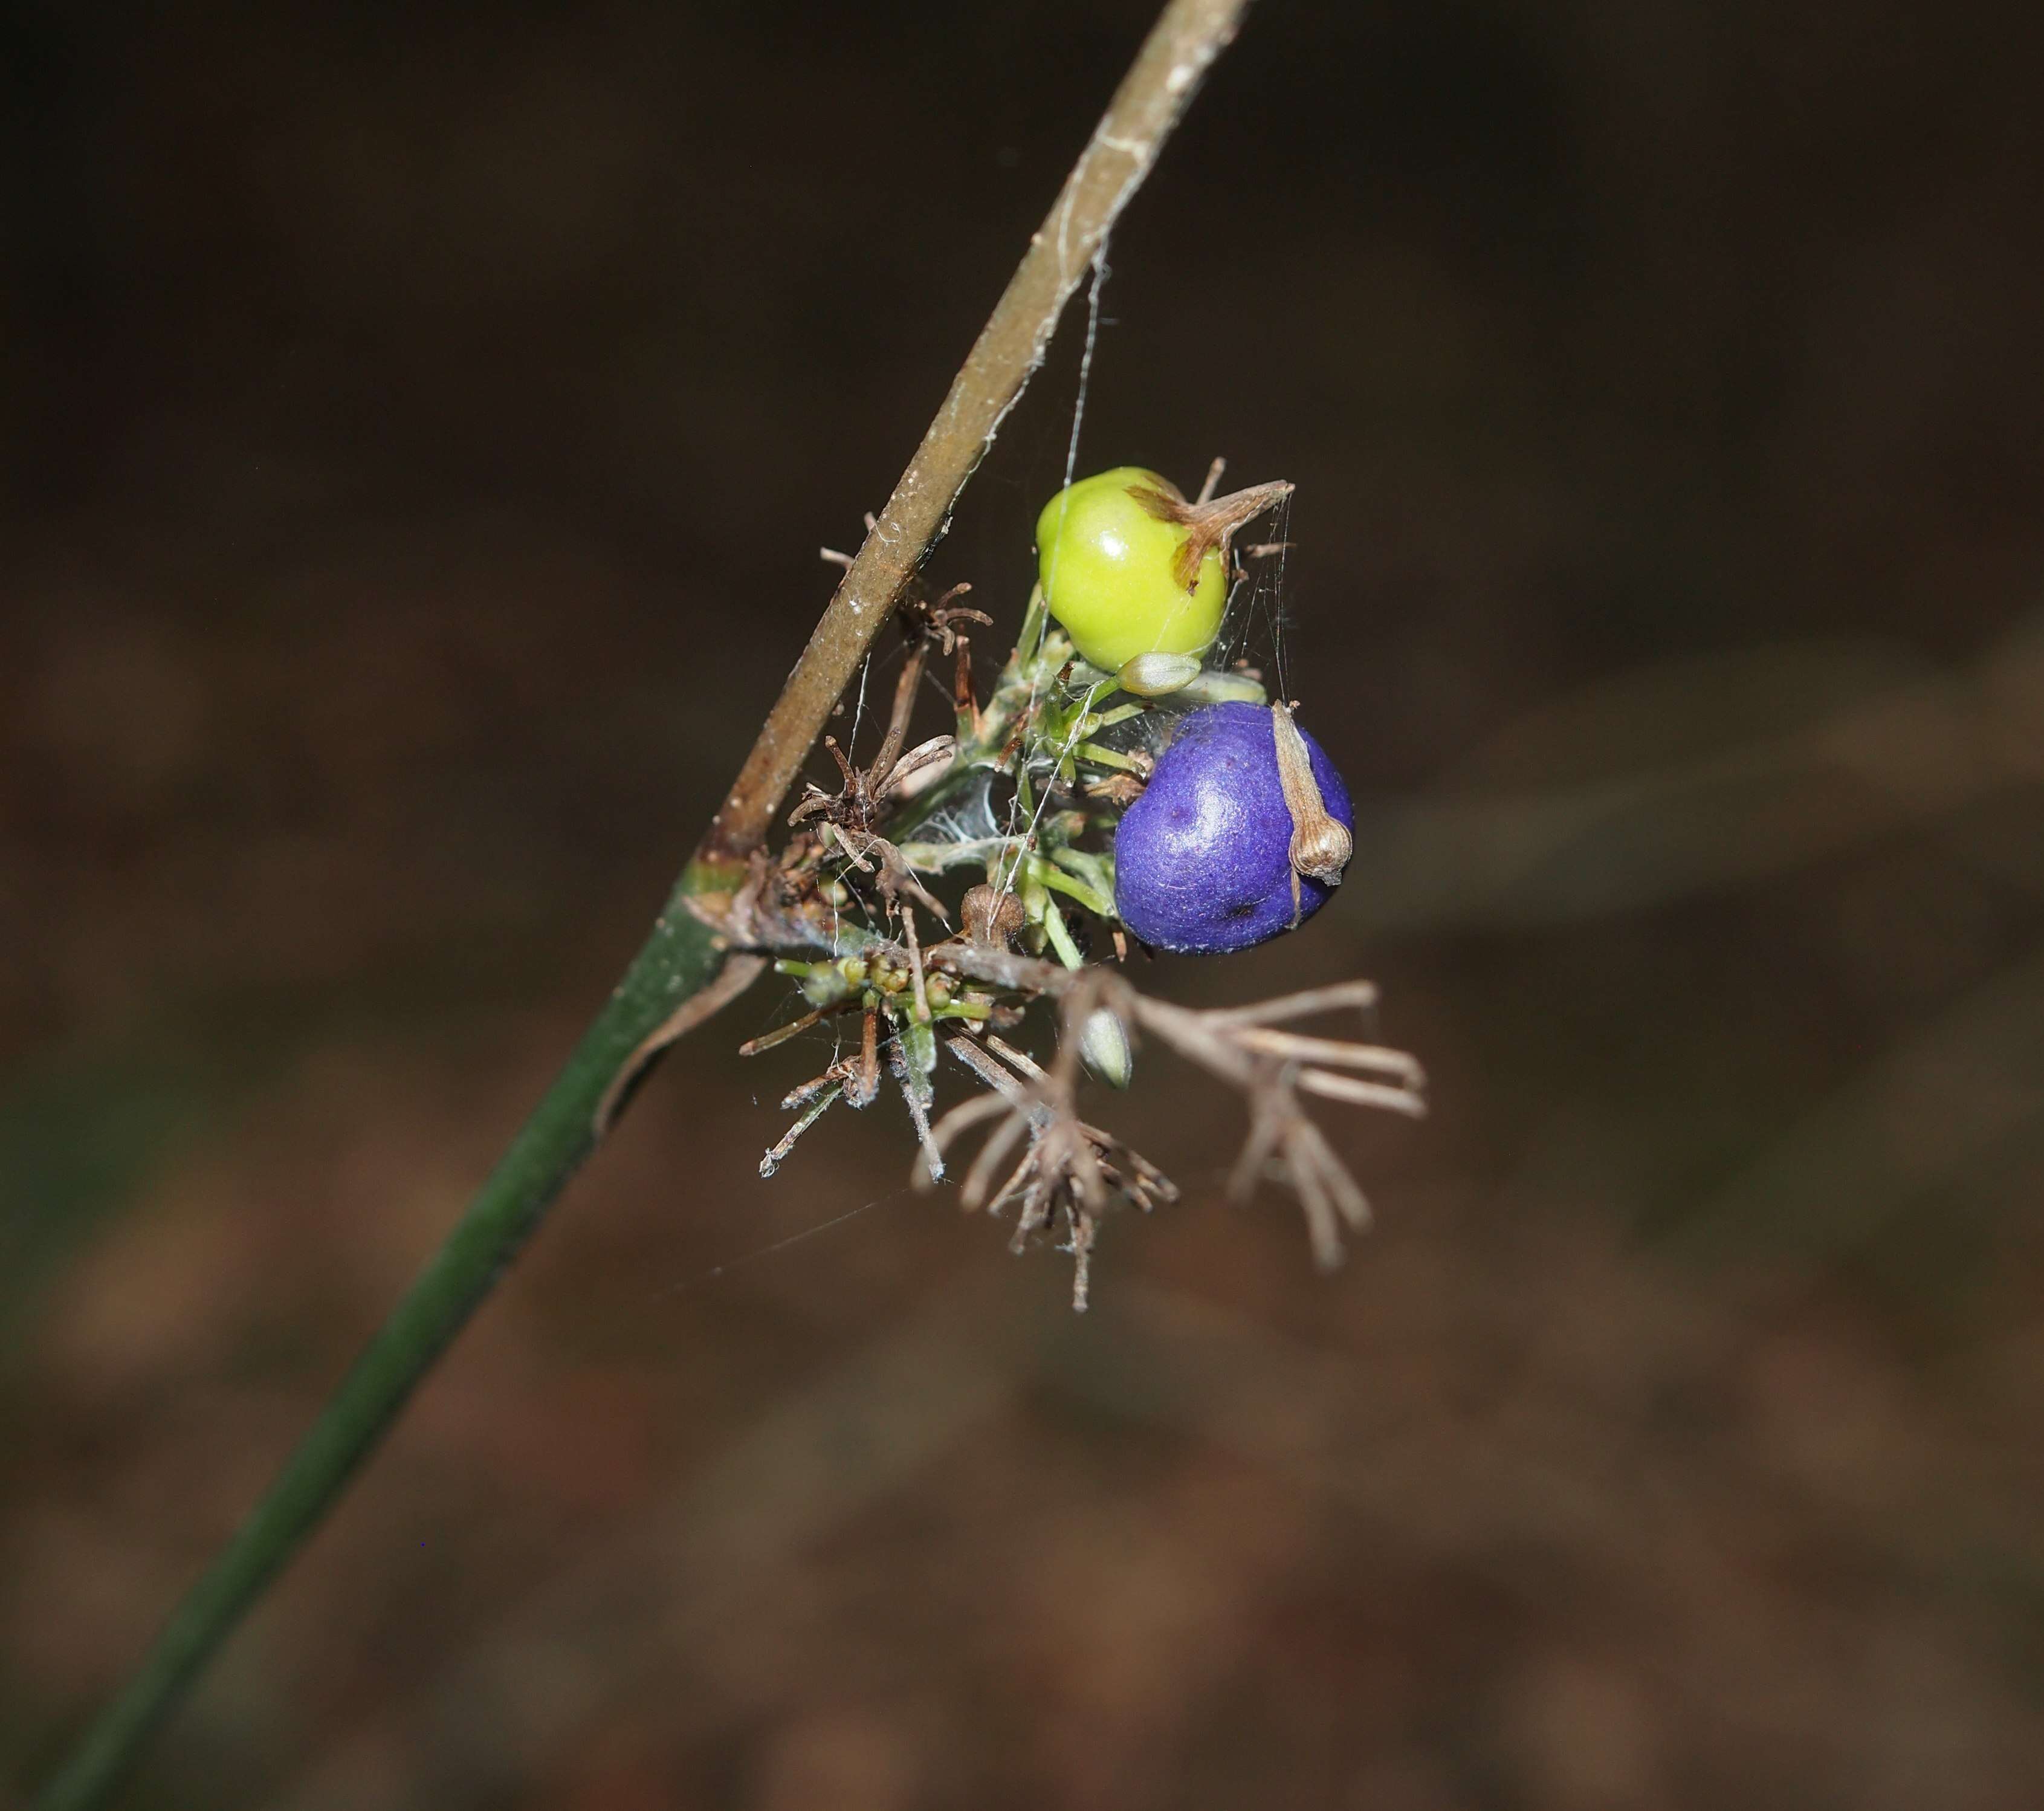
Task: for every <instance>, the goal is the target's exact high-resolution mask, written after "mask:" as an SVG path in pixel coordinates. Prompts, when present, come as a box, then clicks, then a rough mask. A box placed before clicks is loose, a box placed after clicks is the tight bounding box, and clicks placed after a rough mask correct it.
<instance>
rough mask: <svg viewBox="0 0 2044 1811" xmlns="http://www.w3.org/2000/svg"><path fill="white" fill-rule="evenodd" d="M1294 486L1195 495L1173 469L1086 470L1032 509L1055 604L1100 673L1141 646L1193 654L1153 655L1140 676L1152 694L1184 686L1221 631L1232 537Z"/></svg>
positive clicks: (1140, 652)
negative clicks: (1174, 664) (1159, 666)
mask: <svg viewBox="0 0 2044 1811" xmlns="http://www.w3.org/2000/svg"><path fill="white" fill-rule="evenodd" d="M1218 469H1219V468H1218V467H1216V473H1217V472H1218ZM1291 488H1292V487H1291V486H1290V485H1289V484H1284V483H1277V484H1264V485H1258V486H1256V487H1255V488H1254V490H1239V491H1236V492H1235V493H1234V494H1231V495H1230V496H1226V497H1218V498H1212V500H1208V499H1207V498H1201V499H1200V500H1199V501H1198V502H1191V503H1189V502H1186V501H1185V494H1184V493H1183V492H1182V491H1181V490H1179V489H1178V486H1176V485H1174V484H1173V483H1171V482H1170V479H1165V478H1160V477H1159V476H1158V475H1157V474H1156V473H1155V472H1154V471H1145V470H1144V469H1143V467H1140V466H1132V465H1124V466H1117V467H1115V468H1114V469H1113V470H1112V471H1103V472H1099V473H1097V474H1096V475H1094V476H1093V477H1091V478H1085V479H1080V480H1079V482H1078V483H1076V484H1074V485H1071V486H1068V487H1067V488H1066V489H1065V490H1060V491H1059V492H1058V494H1057V495H1056V496H1055V497H1053V498H1051V500H1050V502H1047V504H1045V505H1044V506H1043V513H1042V514H1041V515H1040V516H1039V517H1037V519H1036V557H1037V562H1038V566H1039V571H1040V572H1041V574H1042V577H1043V598H1044V601H1045V602H1046V603H1047V605H1048V606H1050V611H1051V615H1052V616H1054V617H1056V618H1057V619H1058V621H1059V622H1060V623H1061V624H1062V625H1063V626H1064V629H1065V633H1066V634H1067V635H1069V636H1070V637H1071V638H1072V645H1073V646H1074V648H1077V649H1078V651H1079V652H1080V653H1081V654H1082V656H1085V659H1088V660H1089V661H1090V662H1091V663H1093V665H1094V666H1096V667H1099V668H1100V669H1101V671H1103V672H1108V673H1119V672H1120V671H1122V669H1123V668H1124V667H1127V666H1128V663H1130V662H1131V661H1133V660H1136V659H1139V658H1141V657H1142V656H1146V655H1159V654H1162V655H1177V656H1185V657H1189V658H1190V659H1192V660H1193V662H1194V663H1195V664H1193V665H1192V666H1189V667H1178V668H1169V667H1167V668H1165V669H1163V670H1161V671H1159V670H1156V669H1155V665H1154V663H1153V667H1152V668H1151V669H1150V670H1146V671H1143V673H1142V676H1141V679H1140V680H1139V687H1140V689H1142V690H1144V691H1145V692H1146V693H1147V694H1148V695H1155V694H1158V693H1159V692H1162V691H1164V690H1170V689H1173V686H1174V683H1175V684H1178V685H1182V684H1183V683H1184V682H1185V680H1186V679H1189V678H1190V677H1191V676H1192V675H1193V673H1195V672H1197V671H1198V667H1197V657H1198V656H1201V655H1203V654H1204V653H1205V652H1206V651H1207V650H1208V648H1211V647H1212V645H1213V642H1214V638H1215V636H1217V635H1219V634H1220V624H1221V617H1222V615H1223V613H1224V612H1225V611H1226V609H1227V608H1228V539H1229V536H1231V535H1232V534H1233V533H1235V530H1236V529H1239V528H1240V527H1241V526H1242V525H1243V523H1245V522H1247V521H1249V520H1250V519H1251V517H1254V516H1256V515H1258V514H1259V513H1262V511H1263V510H1265V509H1268V508H1270V506H1271V505H1272V504H1274V503H1275V502H1277V501H1278V499H1279V498H1282V497H1284V496H1285V495H1286V494H1288V493H1289V491H1290V490H1291Z"/></svg>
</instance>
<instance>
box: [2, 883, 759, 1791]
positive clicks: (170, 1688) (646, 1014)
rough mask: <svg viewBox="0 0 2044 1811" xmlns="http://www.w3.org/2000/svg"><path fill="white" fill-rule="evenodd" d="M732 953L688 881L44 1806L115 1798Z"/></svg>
mask: <svg viewBox="0 0 2044 1811" xmlns="http://www.w3.org/2000/svg"><path fill="white" fill-rule="evenodd" d="M684 884H685V886H686V882H685V883H684ZM723 960H724V953H723V950H722V948H721V946H720V943H719V940H718V939H717V936H716V934H715V932H713V931H712V930H711V929H710V928H709V926H708V925H705V924H704V923H703V922H702V921H701V920H700V919H698V918H697V917H695V916H694V914H693V913H691V912H690V910H689V909H688V908H687V905H686V900H685V894H684V893H683V892H682V891H677V893H676V894H675V896H674V899H673V900H672V901H671V902H670V905H669V907H668V909H667V913H666V914H665V915H664V916H663V917H662V918H661V919H660V921H659V923H658V924H656V925H655V927H654V929H653V932H652V934H651V936H649V937H648V938H647V940H646V943H645V945H644V948H641V949H640V952H639V953H638V955H636V957H635V958H634V959H632V965H631V967H629V968H628V970H627V971H625V975H624V979H623V980H622V981H621V982H619V983H618V985H617V988H616V989H615V990H613V993H612V994H611V996H610V998H609V1002H607V1003H606V1004H605V1006H604V1009H603V1010H602V1011H601V1013H599V1014H598V1015H597V1018H596V1021H595V1022H594V1024H593V1025H590V1029H589V1030H588V1032H586V1034H585V1035H584V1036H583V1037H582V1041H581V1043H580V1044H578V1045H577V1046H576V1047H575V1050H574V1054H573V1055H571V1056H570V1057H569V1058H568V1060H567V1063H566V1065H565V1066H564V1067H563V1068H562V1070H561V1072H560V1074H559V1076H558V1077H557V1078H556V1079H555V1082H554V1083H553V1086H551V1087H550V1088H549V1089H548V1090H547V1092H546V1094H545V1096H544V1098H543V1099H542V1100H541V1101H540V1104H539V1105H538V1107H537V1108H536V1109H535V1110H534V1112H533V1113H532V1117H531V1118H530V1119H528V1121H526V1122H525V1124H524V1127H523V1128H522V1129H521V1131H520V1132H519V1133H518V1135H517V1137H516V1138H515V1139H514V1140H513V1141H512V1144H511V1146H510V1148H509V1149H508V1150H507V1151H506V1152H505V1153H504V1155H503V1157H502V1158H501V1159H500V1160H499V1161H498V1165H497V1167H496V1168H495V1169H494V1171H491V1172H490V1177H489V1179H488V1180H487V1181H486V1182H484V1183H483V1185H482V1187H481V1188H480V1189H479V1190H478V1191H477V1193H476V1195H475V1198H474V1200H473V1201H472V1202H470V1204H469V1206H468V1210H467V1213H464V1214H463V1216H462V1217H461V1220H460V1221H459V1224H458V1225H456V1226H455V1228H454V1230H453V1232H451V1233H450V1234H449V1235H448V1239H447V1241H446V1243H445V1244H443V1245H442V1246H441V1247H440V1250H439V1251H438V1252H436V1253H435V1254H434V1255H433V1257H432V1260H431V1261H430V1262H429V1263H428V1264H427V1266H426V1267H425V1270H424V1271H421V1273H420V1275H419V1277H418V1280H417V1282H414V1283H413V1285H412V1286H411V1288H410V1290H409V1291H408V1292H407V1293H406V1294H405V1297H404V1298H403V1299H402V1300H401V1302H399V1303H398V1306H397V1308H396V1309H395V1310H394V1312H393V1313H392V1314H391V1316H390V1319H389V1320H387V1321H385V1322H384V1324H383V1325H382V1328H381V1329H380V1330H379V1331H378V1332H377V1334H376V1335H375V1337H374V1338H373V1339H371V1341H370V1342H369V1344H368V1347H367V1349H366V1350H365V1351H364V1352H363V1354H362V1355H361V1357H360V1358H359V1359H356V1361H355V1367H354V1368H353V1369H352V1371H349V1372H348V1375H347V1377H346V1378H344V1380H343V1382H341V1384H340V1387H339V1389H338V1390H336V1392H335V1394H333V1396H332V1398H330V1399H329V1400H328V1403H327V1405H326V1407H325V1409H323V1410H322V1411H321V1414H320V1417H319V1419H318V1420H317V1421H316V1422H314V1423H313V1427H312V1430H311V1431H310V1432H309V1433H308V1434H306V1436H305V1438H304V1439H303V1440H301V1441H300V1442H299V1443H298V1448H297V1450H296V1451H294V1452H293V1453H292V1454H291V1455H290V1459H288V1460H287V1461H286V1463H285V1466H284V1468H283V1470H282V1472H280V1473H279V1475H278V1477H277V1479H276V1482H275V1483H274V1484H272V1485H271V1487H270V1490H269V1492H268V1494H267V1495H266V1496H265V1497H264V1498H263V1500H262V1501H260V1502H259V1503H258V1504H257V1505H256V1506H255V1509H254V1510H253V1511H252V1513H250V1514H249V1516H248V1519H247V1520H246V1521H244V1522H243V1523H242V1524H241V1525H240V1528H237V1529H236V1531H235V1533H234V1535H233V1536H232V1538H231V1539H230V1540H229V1543H228V1544H227V1547H226V1548H225V1551H222V1552H221V1555H220V1556H219V1557H218V1558H217V1559H215V1560H214V1562H213V1564H212V1566H211V1567H209V1568H208V1570H207V1571H206V1573H205V1574H204V1575H203V1576H202V1578H200V1579H199V1581H198V1583H197V1584H195V1585H194V1586H193V1587H192V1589H191V1590H190V1592H189V1593H188V1594H186V1598H185V1600H184V1601H183V1603H182V1604H180V1605H179V1606H178V1609H177V1611H176V1613H175V1614H174V1615H173V1616H172V1617H171V1620H170V1621H169V1622H168V1623H167V1625H165V1627H164V1628H163V1632H162V1633H161V1634H160V1635H159V1636H158V1637H157V1639H156V1644H155V1646H154V1647H153V1648H152V1649H151V1650H150V1651H149V1653H148V1655H147V1656H146V1658H145V1659H144V1661H143V1663H142V1664H141V1665H140V1667H138V1668H137V1669H136V1671H135V1672H134V1674H133V1675H132V1676H131V1677H130V1678H129V1682H128V1683H127V1685H126V1686H125V1688H124V1689H123V1690H122V1691H121V1694H120V1696H119V1697H118V1698H116V1699H114V1701H113V1702H112V1703H111V1704H110V1705H107V1706H106V1709H105V1710H104V1711H103V1712H102V1713H101V1715H100V1717H99V1718H98V1721H96V1722H95V1723H94V1724H93V1725H92V1726H91V1728H90V1729H89V1730H88V1731H87V1732H86V1735H85V1736H84V1738H83V1740H82V1741H81V1742H80V1743H79V1746H78V1747H77V1748H76V1749H75V1750H74V1751H73V1752H72V1753H71V1756H70V1757H69V1759H68V1761H67V1764H66V1766H65V1767H64V1769H63V1771H62V1772H61V1773H60V1774H58V1775H57V1776H56V1778H55V1779H53V1780H52V1782H50V1784H49V1785H48V1787H47V1788H46V1789H45V1790H44V1793H43V1794H42V1797H41V1798H40V1799H39V1800H38V1801H37V1805H38V1808H39V1811H84V1808H85V1807H87V1806H92V1805H100V1804H103V1803H104V1802H105V1801H106V1798H107V1797H108V1796H109V1794H110V1793H111V1792H112V1791H113V1790H114V1788H115V1787H116V1786H118V1784H119V1783H120V1781H121V1777H122V1775H123V1774H125V1773H126V1772H127V1771H128V1769H129V1767H130V1765H131V1764H132V1763H133V1759H134V1758H135V1756H136V1754H137V1752H138V1751H139V1750H140V1748H141V1746H142V1744H143V1743H144V1741H146V1740H147V1739H148V1736H149V1734H150V1732H151V1731H152V1730H153V1729H154V1728H156V1725H157V1724H159V1723H160V1722H162V1721H163V1719H164V1718H165V1717H167V1716H168V1715H169V1713H171V1710H172V1709H175V1706H176V1705H177V1703H178V1701H179V1699H180V1698H182V1697H183V1695H184V1693H185V1691H186V1689H187V1688H188V1687H189V1686H190V1684H191V1682H192V1681H193V1679H194V1678H195V1677H196V1676H197V1675H198V1673H199V1671H201V1669H202V1668H203V1667H205V1665H206V1662H207V1660H208V1659H209V1658H210V1657H211V1656H212V1655H213V1651H214V1649H215V1648H217V1647H218V1646H219V1645H220V1644H221V1641H222V1640H225V1637H226V1636H227V1635H228V1633H229V1631H231V1630H232V1628H234V1626H235V1625H236V1623H237V1622H239V1621H240V1618H241V1617H242V1616H243V1614H244V1613H245V1612H246V1611H247V1610H248V1608H249V1606H250V1605H252V1604H253V1603H254V1602H255V1600H256V1598H259V1596H260V1595H261V1594H262V1593H263V1588H264V1587H265V1586H267V1584H268V1583H269V1582H270V1581H271V1578H274V1577H275V1575H276V1574H277V1573H278V1571H279V1570H280V1569H281V1568H282V1567H283V1566H284V1564H285V1563H286V1561H287V1560H289V1559H290V1557H291V1556H292V1555H293V1554H294V1553H295V1552H296V1551H297V1550H298V1547H299V1545H300V1544H302V1542H303V1541H304V1540H305V1537H306V1536H307V1535H308V1534H309V1533H310V1532H312V1530H313V1527H314V1526H315V1525H317V1523H318V1521H319V1520H320V1518H321V1517H322V1516H323V1515H324V1514H325V1513H326V1512H327V1510H328V1509H329V1508H331V1506H332V1503H333V1501H334V1498H336V1496H337V1495H338V1494H339V1493H340V1490H342V1489H343V1488H344V1486H345V1485H346V1483H347V1482H348V1478H349V1476H350V1475H351V1474H352V1472H353V1471H354V1470H355V1467H357V1466H358V1465H359V1464H360V1463H362V1461H363V1459H365V1458H367V1456H368V1455H369V1454H370V1452H371V1451H372V1450H373V1449H374V1448H375V1446H376V1444H377V1443H378V1441H379V1440H381V1439H382V1436H383V1434H384V1432H385V1431H386V1429H387V1428H389V1427H390V1424H391V1422H392V1421H394V1420H396V1418H397V1417H398V1415H399V1414H400V1413H402V1412H403V1410H404V1408H405V1404H406V1403H407V1402H409V1400H410V1399H411V1395H412V1392H413V1390H416V1389H417V1387H418V1385H419V1383H420V1382H421V1379H422V1378H424V1377H425V1375H426V1373H427V1372H428V1371H430V1370H431V1369H432V1366H433V1364H434V1362H435V1361H436V1359H438V1358H439V1357H440V1354H441V1353H442V1352H444V1350H445V1349H446V1348H447V1347H448V1344H449V1343H450V1342H451V1340H453V1339H454V1337H455V1335H456V1334H457V1333H459V1332H460V1331H461V1329H462V1328H463V1325H466V1323H467V1320H468V1317H469V1316H470V1315H471V1314H472V1313H474V1311H475V1309H476V1308H477V1307H478V1305H480V1304H481V1303H482V1301H483V1300H484V1298H486V1296H487V1295H488V1294H490V1290H491V1288H492V1287H493V1286H494V1285H495V1283H496V1282H497V1280H498V1278H499V1277H500V1276H501V1275H502V1274H503V1273H504V1271H505V1268H506V1267H508V1266H509V1264H510V1263H511V1261H512V1259H513V1258H514V1257H516V1256H517V1254H518V1252H519V1250H520V1249H521V1247H523V1245H524V1243H525V1241H526V1240H527V1239H528V1238H529V1237H530V1236H531V1235H532V1232H533V1230H534V1228H536V1227H537V1226H538V1225H539V1224H540V1221H541V1219H542V1218H543V1217H544V1216H545V1214H546V1211H547V1209H548V1207H549V1206H550V1205H552V1203H553V1201H554V1198H555V1197H556V1196H557V1195H558V1194H559V1193H560V1192H561V1190H562V1189H563V1187H564V1186H566V1185H567V1182H568V1179H569V1178H570V1177H571V1176H572V1175H574V1172H575V1171H576V1170H577V1169H578V1167H580V1166H581V1163H582V1160H583V1159H585V1158H586V1157H587V1156H588V1155H589V1153H590V1150H591V1149H592V1148H594V1144H595V1142H596V1140H595V1133H594V1121H595V1117H596V1109H597V1105H598V1103H599V1102H600V1101H601V1099H602V1098H603V1096H604V1093H605V1089H606V1088H607V1087H608V1086H609V1084H610V1082H611V1081H612V1079H613V1077H614V1076H616V1075H618V1074H619V1073H620V1071H621V1070H623V1069H624V1067H625V1066H626V1064H627V1063H628V1061H629V1060H630V1059H631V1057H632V1053H633V1052H635V1051H636V1050H637V1049H639V1048H640V1046H641V1045H642V1044H644V1041H645V1040H647V1038H648V1037H649V1036H651V1035H652V1034H653V1033H654V1032H655V1030H656V1029H658V1028H659V1026H660V1025H663V1024H664V1023H665V1022H666V1021H667V1020H668V1019H669V1018H670V1017H671V1016H672V1015H673V1013H674V1011H675V1009H677V1007H678V1006H679V1005H680V1004H681V1003H682V1002H683V1001H685V1000H686V999H687V998H690V996H692V995H694V994H697V993H698V992H699V991H700V990H701V989H702V988H703V987H704V986H706V985H707V984H708V983H709V981H710V980H711V979H713V978H714V976H715V975H716V974H717V970H718V969H719V967H721V965H722V963H723Z"/></svg>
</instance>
